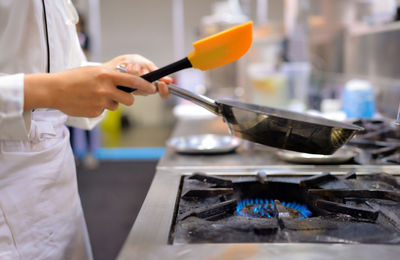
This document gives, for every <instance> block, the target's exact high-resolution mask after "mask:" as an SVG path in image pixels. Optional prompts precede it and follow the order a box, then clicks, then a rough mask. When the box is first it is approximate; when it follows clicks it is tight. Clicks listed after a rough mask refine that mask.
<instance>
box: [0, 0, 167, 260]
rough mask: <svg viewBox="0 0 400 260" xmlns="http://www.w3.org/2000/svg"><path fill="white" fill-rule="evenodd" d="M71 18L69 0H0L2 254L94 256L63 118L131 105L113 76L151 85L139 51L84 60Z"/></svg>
mask: <svg viewBox="0 0 400 260" xmlns="http://www.w3.org/2000/svg"><path fill="white" fill-rule="evenodd" d="M77 21H78V17H77V14H76V10H75V9H74V7H73V6H72V3H71V0H56V1H55V0H0V259H52V260H55V259H74V260H76V259H92V253H91V249H90V244H89V240H88V233H87V229H86V224H85V220H84V217H83V213H82V207H81V202H80V199H79V195H78V190H77V183H76V170H75V164H74V159H73V155H72V151H71V147H70V144H69V133H68V130H67V128H66V126H65V123H69V124H71V125H73V126H79V127H82V128H90V127H93V126H94V125H95V124H96V123H97V122H98V121H99V120H100V119H99V118H100V117H101V115H102V114H103V112H104V110H105V109H109V110H115V109H116V108H117V107H118V104H119V103H122V104H124V105H128V106H130V105H132V104H133V103H134V97H133V96H132V95H131V94H129V93H125V92H123V91H121V90H119V89H117V88H116V86H117V85H123V86H128V87H132V88H136V89H137V91H135V92H134V93H135V95H148V94H153V93H156V92H157V89H156V87H155V86H154V85H152V84H150V83H149V82H147V81H145V80H143V79H141V78H140V77H139V76H138V75H140V74H144V73H147V72H150V71H152V70H154V69H156V66H155V65H154V64H153V63H152V62H150V61H149V60H147V59H145V58H143V57H142V56H140V55H123V56H119V57H116V58H114V59H112V60H111V61H108V62H106V63H104V64H100V65H98V66H83V64H84V62H85V59H84V55H83V53H82V50H81V49H80V46H79V41H78V38H77V34H76V31H75V23H76V22H77ZM117 65H124V66H126V68H127V72H128V73H122V72H119V71H117V70H116V69H115V66H117ZM168 82H170V78H163V79H162V81H161V83H160V84H159V86H158V87H159V88H158V92H159V94H160V96H161V97H162V98H167V97H168V95H169V93H168V89H167V87H166V85H165V83H168ZM99 116H100V117H99ZM85 117H86V118H85Z"/></svg>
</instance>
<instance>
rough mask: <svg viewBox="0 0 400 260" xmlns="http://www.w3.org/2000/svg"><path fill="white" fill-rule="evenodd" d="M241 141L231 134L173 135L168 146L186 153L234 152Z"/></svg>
mask: <svg viewBox="0 0 400 260" xmlns="http://www.w3.org/2000/svg"><path fill="white" fill-rule="evenodd" d="M241 143H242V141H241V139H239V138H237V137H233V136H230V135H215V134H205V135H188V136H177V137H172V138H170V139H169V140H168V141H167V146H168V147H169V148H171V149H172V150H174V151H175V152H179V153H185V154H216V153H227V152H232V151H234V150H235V149H236V148H238V147H239V146H240V144H241Z"/></svg>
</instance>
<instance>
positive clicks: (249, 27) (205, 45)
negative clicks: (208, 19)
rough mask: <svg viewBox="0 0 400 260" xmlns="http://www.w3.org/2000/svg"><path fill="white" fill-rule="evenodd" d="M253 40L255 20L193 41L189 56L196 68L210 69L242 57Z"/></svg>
mask: <svg viewBox="0 0 400 260" xmlns="http://www.w3.org/2000/svg"><path fill="white" fill-rule="evenodd" d="M252 42H253V22H247V23H244V24H241V25H238V26H235V27H232V28H230V29H228V30H225V31H222V32H220V33H217V34H214V35H211V36H209V37H206V38H204V39H201V40H199V41H197V42H195V43H193V47H194V50H193V51H192V52H191V53H189V55H188V56H187V58H188V59H189V61H190V63H191V64H192V66H193V67H194V68H198V69H201V70H209V69H213V68H216V67H219V66H223V65H225V64H228V63H231V62H233V61H235V60H237V59H239V58H240V57H242V56H243V55H244V54H245V53H246V52H247V51H248V50H249V49H250V46H251V44H252Z"/></svg>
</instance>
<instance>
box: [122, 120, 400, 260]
mask: <svg viewBox="0 0 400 260" xmlns="http://www.w3.org/2000/svg"><path fill="white" fill-rule="evenodd" d="M227 132H228V129H227V126H226V125H225V124H224V123H223V122H222V120H221V119H214V120H191V121H180V122H178V124H177V126H176V128H175V131H174V132H173V135H172V136H182V135H187V134H205V133H217V134H226V133H227ZM276 151H277V150H276V149H269V148H268V147H266V146H261V145H254V144H250V143H247V145H246V144H245V145H244V146H242V147H241V148H239V150H238V152H237V153H231V154H225V155H211V156H210V155H199V156H192V155H182V154H177V153H175V152H174V151H172V150H171V149H169V148H167V150H166V153H165V154H164V156H163V158H162V159H161V161H160V162H159V164H158V166H157V172H156V174H155V177H154V180H153V183H152V185H151V187H150V190H149V192H148V194H147V197H146V199H145V201H144V203H143V206H142V209H141V211H140V213H139V215H138V217H137V219H136V221H135V224H134V226H133V228H132V229H131V231H130V233H129V235H128V238H127V240H126V242H125V244H124V246H123V248H122V250H121V252H120V255H119V257H118V259H119V260H125V259H161V258H162V259H235V257H236V256H238V255H241V256H243V257H242V259H244V258H245V259H265V258H266V257H268V259H278V258H279V259H296V260H298V259H374V260H376V259H397V258H398V256H399V255H400V247H399V246H384V245H349V244H347V245H344V244H305V243H304V244H299V243H288V244H267V243H263V244H257V243H255V244H201V245H200V244H190V245H170V244H168V239H169V232H170V228H171V225H172V222H173V217H174V209H175V206H176V205H175V204H176V199H177V197H178V192H179V185H180V181H181V178H182V176H184V175H188V174H192V173H193V172H195V171H197V172H198V171H201V172H207V173H208V174H213V175H256V174H257V172H259V171H264V172H265V173H266V174H267V175H304V176H306V175H313V174H317V173H320V172H326V171H330V172H332V173H333V174H345V173H347V172H348V171H351V170H356V171H357V172H358V173H365V174H368V173H370V172H379V171H385V172H387V173H389V174H397V175H398V174H399V173H400V167H399V166H377V165H368V166H359V165H319V166H317V165H296V164H288V163H286V162H284V161H282V160H280V159H279V157H277V155H276Z"/></svg>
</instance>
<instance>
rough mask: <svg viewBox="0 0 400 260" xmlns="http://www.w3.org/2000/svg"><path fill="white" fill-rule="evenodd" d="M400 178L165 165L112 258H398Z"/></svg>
mask: <svg viewBox="0 0 400 260" xmlns="http://www.w3.org/2000/svg"><path fill="white" fill-rule="evenodd" d="M399 178H400V167H398V166H372V165H369V166H362V165H340V166H315V165H312V166H311V165H269V166H267V165H266V166H236V167H233V166H231V165H228V166H216V167H210V166H209V167H183V166H180V167H175V168H171V167H162V166H161V167H158V169H157V173H156V175H155V178H154V180H153V183H152V185H151V187H150V190H149V193H148V195H147V197H146V200H145V202H144V204H143V206H142V209H141V211H140V213H139V215H138V217H137V219H136V221H135V224H134V226H133V228H132V230H131V232H130V234H129V236H128V238H127V241H126V242H125V245H124V247H123V248H122V251H121V253H120V255H119V258H118V259H119V260H121V259H122V260H124V259H132V256H135V257H137V258H141V259H160V256H162V258H163V259H197V260H205V259H207V260H208V259H264V258H265V257H267V256H268V259H338V258H340V259H364V260H365V259H377V258H379V259H380V260H383V259H397V258H398V255H400V247H399V241H400V239H399V238H400V235H399V234H400V233H399V223H400V222H399V216H400V212H399V209H400V203H399V194H398V192H399V188H398V183H399ZM237 255H240V256H241V257H239V258H235V257H236V256H237Z"/></svg>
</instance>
